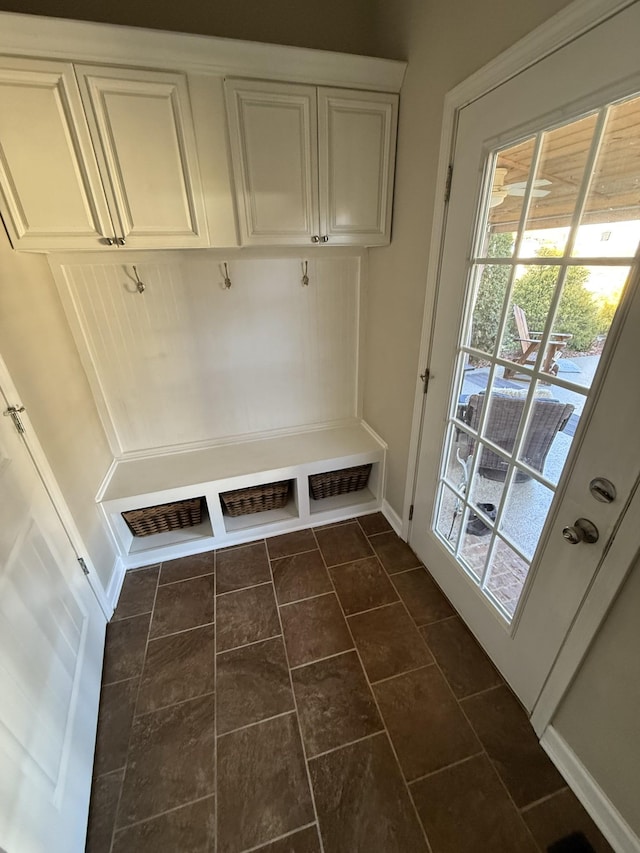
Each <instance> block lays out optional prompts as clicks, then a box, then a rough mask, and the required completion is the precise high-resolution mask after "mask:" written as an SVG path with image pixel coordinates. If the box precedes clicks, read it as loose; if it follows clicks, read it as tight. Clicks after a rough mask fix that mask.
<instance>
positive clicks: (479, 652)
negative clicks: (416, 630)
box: [420, 616, 502, 699]
mask: <svg viewBox="0 0 640 853" xmlns="http://www.w3.org/2000/svg"><path fill="white" fill-rule="evenodd" d="M420 633H421V634H422V636H423V637H424V638H425V640H426V641H427V645H428V646H429V648H430V649H431V652H432V654H433V656H434V657H435V659H436V660H437V661H438V666H439V667H440V669H441V670H442V672H443V673H444V677H445V678H446V679H447V681H448V682H449V686H450V687H451V689H452V690H453V692H454V693H455V694H456V696H457V697H458V698H459V699H460V698H462V697H464V696H471V694H473V693H479V692H480V691H481V690H486V689H487V688H489V687H497V686H498V685H499V684H502V679H501V678H500V675H499V674H498V672H497V671H496V670H495V668H494V666H493V664H492V663H491V661H490V660H489V658H488V656H487V654H486V653H485V652H484V650H483V649H482V648H481V647H480V646H479V645H478V643H477V642H476V640H475V638H474V637H473V634H472V633H471V632H470V631H469V629H468V628H467V627H466V625H465V624H464V623H463V622H462V620H461V619H459V618H458V617H457V616H454V617H452V618H451V619H445V620H444V621H443V622H434V623H433V624H432V625H427V626H426V627H424V628H421V629H420Z"/></svg>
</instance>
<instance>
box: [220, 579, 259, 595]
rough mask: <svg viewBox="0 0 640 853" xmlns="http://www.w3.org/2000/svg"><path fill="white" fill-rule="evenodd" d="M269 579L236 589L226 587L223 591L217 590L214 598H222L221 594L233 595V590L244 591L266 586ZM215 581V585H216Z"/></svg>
mask: <svg viewBox="0 0 640 853" xmlns="http://www.w3.org/2000/svg"><path fill="white" fill-rule="evenodd" d="M268 583H271V581H258V583H251V584H249V586H239V587H238V589H227V590H225V591H224V592H217V593H216V598H222V596H223V595H233V593H234V592H244V591H245V590H247V589H255V588H256V587H257V586H266V585H267V584H268ZM217 585H218V584H217V581H216V586H217Z"/></svg>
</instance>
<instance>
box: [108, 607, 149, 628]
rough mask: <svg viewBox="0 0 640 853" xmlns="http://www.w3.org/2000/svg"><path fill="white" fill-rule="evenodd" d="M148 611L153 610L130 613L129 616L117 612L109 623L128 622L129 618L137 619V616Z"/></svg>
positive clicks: (143, 614)
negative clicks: (118, 614)
mask: <svg viewBox="0 0 640 853" xmlns="http://www.w3.org/2000/svg"><path fill="white" fill-rule="evenodd" d="M148 613H151V610H143V611H141V612H140V613H130V614H129V616H116V614H115V612H114V614H113V616H112V617H111V619H110V620H109V622H108V623H107V624H108V625H115V624H116V623H117V622H126V621H127V619H135V618H136V616H146V615H147V614H148Z"/></svg>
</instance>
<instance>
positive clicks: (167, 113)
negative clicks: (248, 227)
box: [76, 65, 209, 249]
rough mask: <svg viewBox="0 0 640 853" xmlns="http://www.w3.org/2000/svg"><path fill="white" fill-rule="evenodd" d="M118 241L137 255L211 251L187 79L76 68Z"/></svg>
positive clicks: (120, 70)
mask: <svg viewBox="0 0 640 853" xmlns="http://www.w3.org/2000/svg"><path fill="white" fill-rule="evenodd" d="M76 72H77V75H78V80H79V83H80V91H81V95H82V99H83V101H84V105H85V110H86V114H87V118H88V121H89V127H90V129H91V132H92V136H93V138H94V145H95V149H96V155H97V158H98V163H99V165H100V168H101V171H102V172H103V175H104V176H105V178H106V179H105V191H106V193H107V197H108V199H109V203H110V207H111V209H112V212H113V220H114V225H115V227H116V239H117V242H118V243H119V244H120V245H125V243H126V245H127V246H128V247H129V248H132V249H153V248H158V249H161V248H162V249H171V248H187V247H190V246H196V247H197V246H207V245H208V244H209V240H208V235H207V229H206V218H205V212H204V197H203V191H202V185H201V182H200V174H199V169H198V158H197V151H196V143H195V136H194V131H193V119H192V116H191V108H190V103H189V92H188V89H187V81H186V78H185V77H184V76H183V75H182V74H173V73H164V72H156V71H142V70H131V69H117V68H103V67H98V66H86V65H81V66H77V67H76Z"/></svg>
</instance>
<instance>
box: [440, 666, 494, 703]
mask: <svg viewBox="0 0 640 853" xmlns="http://www.w3.org/2000/svg"><path fill="white" fill-rule="evenodd" d="M434 658H435V655H434ZM498 687H504V684H492V685H491V687H484V688H483V689H482V690H476V692H475V693H469V694H468V695H467V696H456V700H457V701H458V702H460V703H462V702H464V701H466V700H467V699H475V697H476V696H482V694H483V693H488V692H489V691H490V690H497V689H498Z"/></svg>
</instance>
